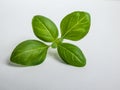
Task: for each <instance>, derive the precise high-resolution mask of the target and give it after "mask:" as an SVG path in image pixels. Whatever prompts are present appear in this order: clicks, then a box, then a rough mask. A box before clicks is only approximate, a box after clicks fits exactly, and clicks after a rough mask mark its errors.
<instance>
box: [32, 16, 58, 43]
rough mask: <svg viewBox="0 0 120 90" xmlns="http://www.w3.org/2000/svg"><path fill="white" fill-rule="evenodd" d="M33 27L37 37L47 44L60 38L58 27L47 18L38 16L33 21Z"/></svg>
mask: <svg viewBox="0 0 120 90" xmlns="http://www.w3.org/2000/svg"><path fill="white" fill-rule="evenodd" d="M32 27H33V31H34V33H35V35H36V36H37V37H38V38H39V39H41V40H43V41H46V42H52V41H54V40H55V39H56V38H57V37H58V29H57V27H56V25H55V24H54V23H53V22H52V21H51V20H50V19H48V18H47V17H44V16H40V15H36V16H34V17H33V19H32Z"/></svg>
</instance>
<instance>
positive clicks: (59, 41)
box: [51, 38, 63, 48]
mask: <svg viewBox="0 0 120 90" xmlns="http://www.w3.org/2000/svg"><path fill="white" fill-rule="evenodd" d="M62 41H63V38H57V39H56V40H55V41H54V42H53V43H52V44H51V47H52V48H57V45H58V44H60V43H62Z"/></svg>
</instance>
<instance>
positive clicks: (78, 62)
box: [10, 11, 90, 67]
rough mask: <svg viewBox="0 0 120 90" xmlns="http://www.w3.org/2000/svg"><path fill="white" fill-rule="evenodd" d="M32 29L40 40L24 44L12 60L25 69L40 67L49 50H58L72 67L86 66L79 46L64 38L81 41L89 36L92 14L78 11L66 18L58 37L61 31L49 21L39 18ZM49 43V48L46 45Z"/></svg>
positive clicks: (35, 17) (42, 17)
mask: <svg viewBox="0 0 120 90" xmlns="http://www.w3.org/2000/svg"><path fill="white" fill-rule="evenodd" d="M32 28H33V32H34V34H35V36H36V37H38V38H39V39H40V41H38V40H26V41H23V42H21V43H20V44H19V45H17V46H16V48H15V49H14V50H13V52H12V54H11V57H10V61H11V62H13V63H16V64H21V65H24V66H34V65H38V64H41V63H42V62H43V61H44V60H45V58H46V54H47V51H48V48H49V47H52V48H57V51H58V54H59V56H60V57H61V59H62V60H63V61H64V62H65V63H67V64H69V65H72V66H77V67H83V66H85V65H86V58H85V56H84V54H83V53H82V51H81V49H80V48H78V47H77V46H75V45H73V44H70V43H65V42H63V40H64V39H68V40H72V41H78V40H80V39H82V38H83V37H85V36H86V34H87V33H88V31H89V29H90V14H89V13H87V12H84V11H75V12H72V13H70V14H68V15H67V16H65V17H64V18H63V19H62V21H61V23H60V30H61V37H59V38H58V28H57V27H56V25H55V23H54V22H53V21H52V20H50V19H49V18H47V17H45V16H42V15H36V16H34V17H33V19H32ZM41 41H43V42H50V43H51V44H50V45H47V44H45V43H43V42H41Z"/></svg>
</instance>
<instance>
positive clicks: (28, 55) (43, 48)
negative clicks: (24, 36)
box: [10, 40, 48, 66]
mask: <svg viewBox="0 0 120 90" xmlns="http://www.w3.org/2000/svg"><path fill="white" fill-rule="evenodd" d="M47 49H48V46H47V45H45V44H44V43H42V42H40V41H37V40H26V41H23V42H22V43H20V44H19V45H18V46H17V47H16V48H15V49H14V50H13V52H12V55H11V57H10V60H11V61H12V62H14V63H17V64H21V65H25V66H33V65H38V64H40V63H42V62H43V61H44V59H45V58H46V54H47Z"/></svg>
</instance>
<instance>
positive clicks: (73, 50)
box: [57, 43, 86, 67]
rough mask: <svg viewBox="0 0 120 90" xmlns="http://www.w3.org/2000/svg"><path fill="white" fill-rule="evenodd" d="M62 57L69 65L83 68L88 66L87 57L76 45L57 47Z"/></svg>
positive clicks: (64, 44)
mask: <svg viewBox="0 0 120 90" xmlns="http://www.w3.org/2000/svg"><path fill="white" fill-rule="evenodd" d="M57 50H58V53H59V55H60V57H61V58H62V59H63V60H64V61H65V62H66V63H68V64H70V65H73V66H78V67H83V66H85V64H86V59H85V56H84V55H83V53H82V51H81V50H80V49H79V48H78V47H77V46H75V45H72V44H69V43H62V44H60V45H58V47H57Z"/></svg>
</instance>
